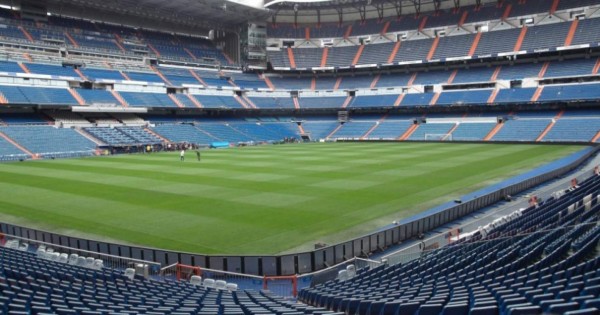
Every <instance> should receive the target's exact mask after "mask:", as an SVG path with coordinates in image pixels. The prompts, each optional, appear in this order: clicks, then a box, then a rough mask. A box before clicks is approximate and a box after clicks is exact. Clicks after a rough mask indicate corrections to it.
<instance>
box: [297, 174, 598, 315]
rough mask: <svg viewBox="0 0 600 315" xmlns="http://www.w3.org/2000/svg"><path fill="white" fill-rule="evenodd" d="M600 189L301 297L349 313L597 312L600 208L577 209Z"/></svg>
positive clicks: (588, 185) (592, 182)
mask: <svg viewBox="0 0 600 315" xmlns="http://www.w3.org/2000/svg"><path fill="white" fill-rule="evenodd" d="M598 183H599V178H598V177H597V176H595V177H593V178H591V179H589V180H587V181H586V182H585V183H582V184H581V185H580V186H579V188H578V189H576V190H574V191H572V192H570V193H568V194H567V195H565V196H562V197H560V198H550V199H549V200H547V201H545V202H542V203H540V204H539V205H534V206H531V207H529V208H527V209H523V210H518V211H517V212H518V214H517V215H515V216H514V218H511V219H509V220H507V221H505V222H502V223H500V222H499V223H497V224H494V225H488V226H486V227H485V228H484V229H482V230H480V231H477V232H476V233H475V234H473V235H471V236H470V237H467V238H463V239H461V240H460V241H458V242H456V243H454V244H452V245H450V246H447V247H445V248H443V249H439V250H432V251H430V252H427V251H425V252H423V254H422V255H421V257H420V258H419V259H416V260H413V261H410V262H407V263H404V264H391V265H389V266H386V265H382V266H380V267H377V268H374V269H371V270H359V271H358V272H357V274H356V276H355V277H352V278H350V279H348V280H345V281H344V280H340V279H338V280H333V281H328V282H325V283H323V284H319V285H317V286H315V287H314V288H309V289H303V290H302V291H301V292H300V295H299V299H300V300H301V301H303V302H305V303H307V304H309V305H313V306H317V307H325V308H327V309H329V310H332V311H339V312H344V313H347V314H408V313H417V312H418V314H439V313H443V314H466V313H469V314H525V313H527V314H530V313H536V314H537V313H542V312H547V313H564V312H567V311H579V310H581V313H583V314H593V313H595V312H598V309H597V308H595V307H594V306H595V305H596V304H595V302H594V301H595V300H594V299H595V298H596V296H597V295H595V294H596V293H597V292H598V291H597V290H598V285H597V280H596V279H597V277H598V276H599V274H598V264H599V263H600V259H599V258H598V257H597V256H596V255H594V254H593V253H594V248H595V247H596V246H597V244H598V241H599V240H600V234H599V232H600V229H598V227H597V226H596V224H595V220H596V219H597V217H598V211H599V209H600V207H599V206H598V204H597V202H593V204H592V205H591V207H586V206H583V205H582V206H578V207H575V208H574V209H572V210H571V208H570V205H572V204H576V203H577V202H579V201H581V200H583V199H584V197H585V196H586V195H588V194H591V196H595V195H596V194H597V185H598ZM592 199H595V198H592ZM572 211H574V212H572ZM525 231H527V232H526V233H524V232H525ZM561 236H562V237H561ZM590 293H591V294H590ZM584 310H585V311H584ZM573 314H579V313H573Z"/></svg>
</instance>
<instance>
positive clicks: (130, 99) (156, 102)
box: [119, 92, 177, 107]
mask: <svg viewBox="0 0 600 315" xmlns="http://www.w3.org/2000/svg"><path fill="white" fill-rule="evenodd" d="M119 94H121V96H122V97H123V99H124V100H125V101H126V102H127V104H128V105H129V106H134V107H135V106H143V107H177V105H176V104H175V103H174V102H173V101H172V100H171V99H170V98H169V97H168V96H167V95H166V94H162V93H144V92H119Z"/></svg>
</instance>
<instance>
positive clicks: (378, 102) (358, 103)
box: [348, 94, 398, 107]
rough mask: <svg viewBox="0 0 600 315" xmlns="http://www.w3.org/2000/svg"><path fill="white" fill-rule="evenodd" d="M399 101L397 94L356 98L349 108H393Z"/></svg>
mask: <svg viewBox="0 0 600 315" xmlns="http://www.w3.org/2000/svg"><path fill="white" fill-rule="evenodd" d="M397 99H398V95H397V94H388V95H360V96H356V97H355V98H354V99H353V100H352V102H351V103H350V104H349V105H348V107H392V106H394V102H395V101H396V100H397Z"/></svg>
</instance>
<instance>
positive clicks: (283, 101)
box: [249, 97, 294, 109]
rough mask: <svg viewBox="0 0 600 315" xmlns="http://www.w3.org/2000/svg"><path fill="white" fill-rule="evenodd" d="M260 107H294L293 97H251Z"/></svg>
mask: <svg viewBox="0 0 600 315" xmlns="http://www.w3.org/2000/svg"><path fill="white" fill-rule="evenodd" d="M249 99H250V100H251V101H252V103H254V104H255V105H256V106H257V107H258V108H289V109H291V108H294V101H293V100H292V98H291V97H249Z"/></svg>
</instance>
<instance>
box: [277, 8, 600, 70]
mask: <svg viewBox="0 0 600 315" xmlns="http://www.w3.org/2000/svg"><path fill="white" fill-rule="evenodd" d="M540 1H546V0H540ZM571 23H572V22H568V21H567V22H558V23H551V24H538V25H535V26H529V27H526V28H525V29H523V30H522V29H521V28H511V29H502V30H491V31H489V32H484V33H482V34H481V36H480V39H479V41H478V43H477V46H476V48H475V50H474V52H473V55H475V56H485V55H492V54H498V53H507V52H513V51H515V50H517V51H528V52H529V53H531V52H533V51H535V50H536V49H538V50H539V49H549V48H554V47H561V46H564V45H565V42H566V40H567V35H568V33H569V29H570V28H571ZM595 31H597V32H595ZM523 32H524V38H523V40H522V42H521V43H520V44H518V40H519V36H520V35H521V34H522V33H523ZM599 34H600V18H592V19H587V20H583V21H580V22H579V24H578V25H577V29H576V32H575V34H574V36H573V39H572V42H571V44H572V45H580V44H595V43H597V42H600V35H599ZM475 36H476V35H475V34H469V33H467V34H462V35H451V36H446V37H441V38H439V39H438V44H437V46H436V47H435V49H433V48H434V47H433V44H434V39H432V38H427V37H425V36H422V35H421V36H419V37H416V38H411V39H410V40H404V41H402V42H401V43H400V47H399V49H398V51H397V53H396V55H395V57H394V60H393V62H410V61H422V60H427V59H432V60H438V59H443V58H452V57H466V56H468V55H469V52H470V50H471V48H472V47H473V43H474V39H475ZM394 45H395V43H393V42H392V43H390V42H388V43H372V44H368V45H365V46H364V49H363V51H362V54H361V55H360V58H359V59H358V60H357V65H370V64H384V63H387V61H388V58H389V57H390V56H391V52H392V49H393V47H394ZM358 47H359V46H343V47H341V46H338V47H335V46H334V47H330V48H329V52H328V56H329V57H328V58H327V64H326V65H327V66H331V67H349V66H351V65H352V64H353V61H354V57H355V56H356V53H357V51H358V49H359V48H358ZM292 50H293V52H294V56H295V58H294V60H295V62H296V68H314V67H319V66H320V64H321V59H322V58H321V57H322V56H323V48H295V49H292ZM431 52H433V55H431V56H429V54H430V53H431ZM268 55H269V57H270V61H271V63H272V64H273V66H274V67H291V65H290V60H289V58H288V54H287V50H285V49H284V50H281V51H269V52H268ZM333 56H335V57H333ZM429 57H430V58H429Z"/></svg>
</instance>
